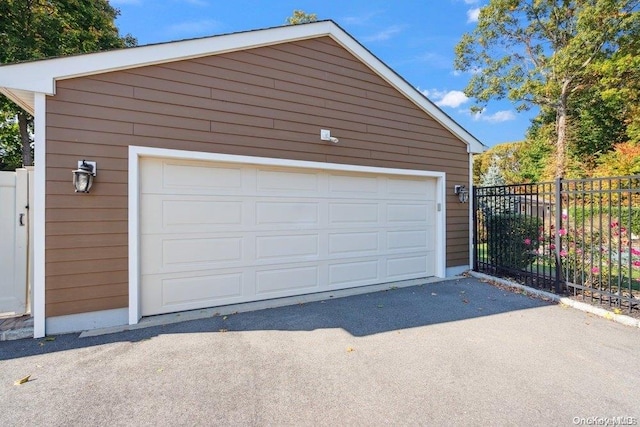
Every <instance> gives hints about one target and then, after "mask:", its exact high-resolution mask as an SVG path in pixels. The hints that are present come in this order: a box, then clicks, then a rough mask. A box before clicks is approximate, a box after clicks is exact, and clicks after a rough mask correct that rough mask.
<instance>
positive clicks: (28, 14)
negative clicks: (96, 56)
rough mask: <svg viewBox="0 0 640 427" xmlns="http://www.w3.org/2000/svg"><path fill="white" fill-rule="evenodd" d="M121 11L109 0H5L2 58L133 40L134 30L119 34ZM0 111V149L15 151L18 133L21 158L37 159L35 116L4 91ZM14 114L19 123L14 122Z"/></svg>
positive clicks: (0, 24) (0, 7) (0, 5)
mask: <svg viewBox="0 0 640 427" xmlns="http://www.w3.org/2000/svg"><path fill="white" fill-rule="evenodd" d="M118 14H119V11H118V10H117V9H115V8H113V7H111V5H110V4H109V2H108V1H107V0H92V1H84V0H2V1H0V63H2V64H6V63H12V62H20V61H30V60H34V59H41V58H48V57H54V56H62V55H72V54H78V53H84V52H95V51H100V50H108V49H114V48H124V47H129V46H135V45H136V43H137V41H136V39H135V38H134V37H133V36H131V35H130V34H127V35H125V36H121V35H120V34H119V32H118V28H117V27H116V25H115V18H116V17H117V16H118ZM0 112H1V113H2V114H0V119H4V120H5V124H3V129H4V130H3V135H2V138H3V142H2V147H3V148H2V149H1V150H2V151H1V152H0V155H3V156H4V155H7V153H9V152H10V153H14V152H15V147H9V146H10V145H11V144H13V143H15V141H16V135H17V136H18V139H17V141H19V142H20V144H21V145H22V148H21V151H22V163H23V164H24V165H30V164H33V159H32V156H31V143H32V141H31V137H30V136H31V134H32V126H33V118H32V117H31V116H30V115H29V114H27V113H26V112H24V111H23V110H22V109H20V108H19V107H18V106H16V105H14V104H13V103H12V102H10V101H9V100H8V99H7V98H6V97H4V96H0ZM15 118H17V127H16V126H12V125H11V121H13V120H16V119H15ZM7 120H8V121H9V122H6V121H7ZM7 132H8V133H7ZM10 163H11V162H10Z"/></svg>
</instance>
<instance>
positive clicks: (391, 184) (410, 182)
mask: <svg viewBox="0 0 640 427" xmlns="http://www.w3.org/2000/svg"><path fill="white" fill-rule="evenodd" d="M435 194H436V184H435V180H419V181H418V180H416V179H415V178H408V177H405V178H401V177H397V178H394V177H390V178H388V179H387V196H388V198H389V199H404V200H434V196H435Z"/></svg>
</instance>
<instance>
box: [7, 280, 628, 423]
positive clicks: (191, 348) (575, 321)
mask: <svg viewBox="0 0 640 427" xmlns="http://www.w3.org/2000/svg"><path fill="white" fill-rule="evenodd" d="M639 362H640V329H638V328H631V327H628V326H623V325H620V324H617V323H613V322H611V321H608V320H605V319H601V318H598V317H595V316H593V315H590V314H586V313H583V312H580V311H576V310H573V309H569V308H564V307H562V306H559V305H555V304H550V303H548V302H545V301H541V300H537V299H531V298H529V297H527V296H524V295H521V294H515V293H511V292H508V291H504V290H501V289H499V288H496V287H493V286H490V285H488V284H486V283H482V282H480V281H479V280H478V279H475V278H464V279H459V280H449V281H443V282H439V283H431V284H425V285H423V286H414V287H409V288H401V289H394V290H389V291H386V292H378V293H371V294H365V295H359V296H352V297H346V298H340V299H330V298H329V299H327V300H325V301H322V302H315V303H308V304H304V305H296V306H290V307H282V308H276V309H269V310H261V311H256V312H251V313H242V314H236V315H230V316H227V317H226V318H224V317H213V318H208V319H202V320H197V321H190V322H184V323H179V324H173V325H168V326H164V327H154V328H148V329H141V330H136V331H129V332H122V333H117V334H111V335H104V336H98V337H90V338H78V336H77V335H64V336H58V337H55V340H53V341H47V340H33V339H26V340H20V341H8V342H0V402H1V405H0V408H1V410H0V425H2V426H24V425H47V426H57V425H109V426H111V425H136V426H138V425H150V426H156V425H215V424H226V425H238V424H242V425H266V424H268V425H379V424H394V425H397V424H401V425H406V424H413V425H415V424H420V425H434V424H438V425H443V424H444V425H506V424H509V425H513V424H517V425H518V424H527V425H545V426H550V425H578V423H579V422H581V421H582V422H584V424H583V425H587V424H588V423H589V421H593V420H596V419H597V418H598V417H600V418H601V419H603V420H604V419H605V418H606V417H609V418H612V417H624V418H623V420H627V422H629V421H630V422H631V423H633V422H634V421H635V422H636V423H637V422H638V420H639V419H640V403H639V402H640V401H639V399H638V390H640V369H639ZM28 374H31V380H30V381H29V382H27V383H25V384H22V385H14V381H16V380H17V379H19V378H21V377H24V376H25V375H28ZM628 417H630V418H628ZM594 424H595V423H594V422H591V424H590V425H594Z"/></svg>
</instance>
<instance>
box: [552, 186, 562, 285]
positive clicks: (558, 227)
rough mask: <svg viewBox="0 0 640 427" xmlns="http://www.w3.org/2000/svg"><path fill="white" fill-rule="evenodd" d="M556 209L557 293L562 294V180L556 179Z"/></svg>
mask: <svg viewBox="0 0 640 427" xmlns="http://www.w3.org/2000/svg"><path fill="white" fill-rule="evenodd" d="M555 192H556V195H555V198H556V200H555V208H556V215H555V216H556V224H555V239H554V243H555V246H556V248H555V258H556V282H555V290H556V293H560V292H562V288H563V286H562V258H561V256H560V251H561V250H562V238H561V236H560V230H561V229H562V178H556V188H555Z"/></svg>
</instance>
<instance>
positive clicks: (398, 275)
mask: <svg viewBox="0 0 640 427" xmlns="http://www.w3.org/2000/svg"><path fill="white" fill-rule="evenodd" d="M431 257H433V255H431ZM428 258H429V256H427V255H419V256H415V255H414V256H404V257H396V258H389V259H388V260H387V277H389V278H392V279H396V280H399V279H404V278H413V277H424V276H425V275H427V273H428V272H429V270H428V268H429V262H428Z"/></svg>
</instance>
